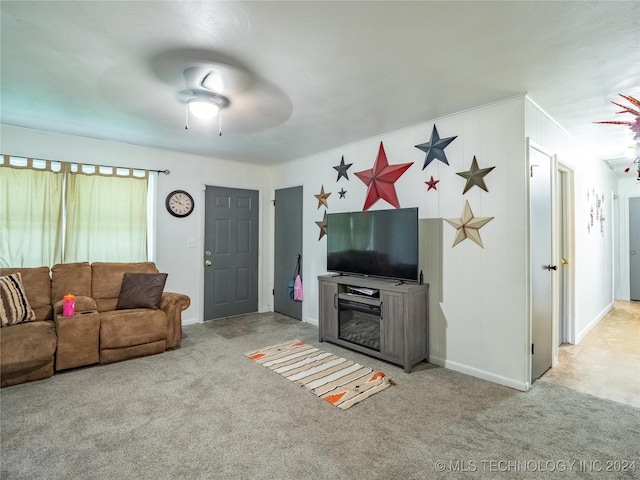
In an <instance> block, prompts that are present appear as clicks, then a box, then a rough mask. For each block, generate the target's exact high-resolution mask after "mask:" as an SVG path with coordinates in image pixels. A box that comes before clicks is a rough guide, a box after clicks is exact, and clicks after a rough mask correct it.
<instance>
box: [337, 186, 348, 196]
mask: <svg viewBox="0 0 640 480" xmlns="http://www.w3.org/2000/svg"><path fill="white" fill-rule="evenodd" d="M346 194H347V191H346V190H345V189H344V188H341V189H340V191H339V192H338V195H340V198H344V196H345V195H346Z"/></svg>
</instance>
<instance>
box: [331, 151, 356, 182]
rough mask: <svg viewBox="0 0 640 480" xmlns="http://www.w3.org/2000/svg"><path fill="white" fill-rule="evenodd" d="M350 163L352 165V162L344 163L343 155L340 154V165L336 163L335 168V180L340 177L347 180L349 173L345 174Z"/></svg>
mask: <svg viewBox="0 0 640 480" xmlns="http://www.w3.org/2000/svg"><path fill="white" fill-rule="evenodd" d="M351 165H353V163H347V164H345V163H344V155H343V156H342V159H341V160H340V165H336V166H335V167H333V168H335V169H336V170H337V171H338V178H337V179H336V182H337V181H339V180H340V179H341V178H342V177H344V178H346V179H347V180H349V175H348V174H347V170H349V167H351Z"/></svg>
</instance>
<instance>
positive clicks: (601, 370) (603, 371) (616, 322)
mask: <svg viewBox="0 0 640 480" xmlns="http://www.w3.org/2000/svg"><path fill="white" fill-rule="evenodd" d="M558 360H559V364H558V365H557V366H556V367H554V368H552V369H550V370H548V371H547V372H546V373H545V374H544V375H543V376H542V378H541V380H542V381H545V382H549V383H555V384H557V385H562V386H564V387H567V388H571V389H573V390H577V391H579V392H583V393H588V394H591V395H594V396H596V397H600V398H605V399H608V400H613V401H616V402H620V403H626V404H627V405H632V406H634V407H638V408H640V303H639V302H628V301H623V300H616V301H615V303H614V306H613V308H612V309H611V311H610V312H609V313H607V315H606V316H605V317H604V318H603V319H602V320H601V321H600V322H599V323H598V325H596V326H595V327H594V328H593V330H591V331H590V332H589V333H588V334H587V336H586V337H585V338H584V339H583V340H582V342H581V343H580V344H579V345H569V344H563V345H561V346H560V347H559V348H558Z"/></svg>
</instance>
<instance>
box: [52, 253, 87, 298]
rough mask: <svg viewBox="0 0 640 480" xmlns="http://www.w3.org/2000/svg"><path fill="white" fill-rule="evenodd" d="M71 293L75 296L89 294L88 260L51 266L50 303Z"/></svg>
mask: <svg viewBox="0 0 640 480" xmlns="http://www.w3.org/2000/svg"><path fill="white" fill-rule="evenodd" d="M67 293H71V294H72V295H75V296H76V298H77V297H80V296H84V297H90V296H91V265H89V263H88V262H77V263H59V264H57V265H54V266H53V267H51V303H52V304H55V303H56V302H59V301H60V300H62V298H63V297H64V296H65V295H66V294H67Z"/></svg>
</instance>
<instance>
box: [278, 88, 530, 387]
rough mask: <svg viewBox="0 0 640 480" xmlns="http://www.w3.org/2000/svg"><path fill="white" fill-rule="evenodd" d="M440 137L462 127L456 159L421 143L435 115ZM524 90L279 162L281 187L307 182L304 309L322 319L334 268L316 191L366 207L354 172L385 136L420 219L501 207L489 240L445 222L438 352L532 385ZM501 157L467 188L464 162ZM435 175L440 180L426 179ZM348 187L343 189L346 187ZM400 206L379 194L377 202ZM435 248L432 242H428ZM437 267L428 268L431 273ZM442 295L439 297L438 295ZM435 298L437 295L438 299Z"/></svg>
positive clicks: (503, 379)
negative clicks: (324, 292)
mask: <svg viewBox="0 0 640 480" xmlns="http://www.w3.org/2000/svg"><path fill="white" fill-rule="evenodd" d="M434 123H435V125H436V126H437V129H438V133H439V136H440V137H441V138H445V137H452V136H457V138H456V139H455V140H454V141H453V142H451V143H450V144H449V146H448V147H446V148H445V153H446V156H447V159H448V162H449V165H445V164H444V163H443V162H440V161H437V160H435V161H433V162H431V163H430V164H429V165H428V166H427V167H426V168H424V169H423V166H424V161H425V154H424V152H422V151H421V150H419V149H417V148H416V147H415V145H418V144H422V143H425V142H428V141H429V140H430V138H431V133H432V129H433V125H434ZM523 132H524V97H516V98H512V99H508V100H506V101H503V102H497V103H495V104H491V105H487V106H484V107H481V108H477V109H473V110H470V111H466V112H463V113H460V114H456V115H451V116H448V117H444V118H441V119H438V120H436V121H435V122H434V121H430V122H427V123H424V124H421V125H416V126H413V127H410V128H407V129H404V130H401V131H397V132H391V133H387V134H384V135H380V136H379V137H375V138H370V139H367V140H363V141H361V142H359V143H356V144H351V145H346V146H344V147H342V148H339V149H335V150H331V151H328V152H323V153H321V154H318V155H313V156H310V157H307V158H303V159H299V160H296V161H294V162H289V163H287V164H285V165H281V166H278V167H275V168H274V185H275V188H284V187H288V186H292V185H303V187H304V207H303V210H304V221H303V223H304V249H303V252H304V253H303V255H304V256H305V261H304V272H303V274H304V278H305V285H306V287H305V303H304V305H303V317H304V319H305V320H306V321H308V322H311V323H317V318H318V310H317V305H318V292H317V284H316V280H315V279H316V277H317V275H320V274H324V273H326V237H324V238H322V239H320V240H319V239H318V238H319V233H320V229H319V227H318V226H317V225H316V223H315V222H318V221H321V220H322V218H323V215H324V212H325V207H324V206H320V207H319V206H318V201H317V199H316V198H315V197H314V195H315V194H319V193H320V190H321V188H322V187H324V190H325V192H331V196H329V198H328V200H327V202H328V205H329V208H328V209H326V210H327V211H328V212H329V213H334V212H343V211H358V210H362V209H363V206H364V199H365V195H366V186H365V184H364V183H363V182H362V181H360V180H359V179H358V178H357V177H356V176H355V172H358V171H362V170H367V169H370V168H372V166H373V164H374V162H375V160H376V157H377V154H378V149H379V146H380V142H383V144H384V148H385V151H386V154H387V159H388V162H389V164H391V165H393V164H401V163H408V162H412V163H413V165H412V166H411V167H410V168H409V169H408V170H407V171H406V172H405V173H404V174H403V175H402V176H401V177H400V179H399V180H398V181H397V182H396V183H395V189H396V192H397V195H398V199H399V202H400V206H401V207H416V206H417V207H418V208H419V217H420V218H421V219H438V218H460V217H461V215H462V212H463V209H464V206H465V203H466V201H469V204H470V206H471V209H472V211H473V214H474V216H476V217H494V219H493V220H492V221H490V222H489V223H488V224H486V225H485V226H484V227H482V228H481V229H480V236H481V239H482V242H483V244H484V248H482V247H480V246H479V245H477V244H475V243H473V242H472V241H471V240H465V241H463V242H462V243H460V244H458V245H457V246H455V247H452V244H453V240H454V238H455V234H456V230H455V229H454V228H453V227H452V226H450V225H449V224H448V223H443V224H442V238H441V244H442V248H441V251H440V252H439V253H440V255H441V257H442V274H441V277H442V279H441V280H442V281H441V286H440V289H441V291H440V292H439V293H438V294H436V293H435V292H432V296H431V299H432V305H431V312H432V318H431V329H430V331H431V338H432V342H431V354H432V355H431V361H432V362H434V363H438V364H441V365H445V366H447V367H449V368H453V369H456V370H459V371H462V372H466V373H470V374H472V375H476V376H479V377H482V378H486V379H488V380H491V381H495V382H497V383H502V384H505V385H510V386H513V387H515V388H519V389H526V384H527V382H528V372H527V367H526V358H527V354H528V348H527V345H526V342H527V334H526V332H527V329H528V324H527V311H526V288H525V287H526V272H527V268H526V242H527V239H526V228H525V227H526V205H527V202H526V197H525V192H526V182H527V177H526V172H525V170H526V168H525V138H524V135H523ZM343 156H344V161H345V163H347V164H348V163H353V166H352V167H351V168H350V169H349V170H348V175H349V180H348V181H347V180H346V179H344V178H342V179H340V180H339V181H337V171H336V170H335V169H334V168H333V167H334V166H336V165H339V164H340V160H341V158H342V157H343ZM474 156H475V157H476V159H477V161H478V164H479V167H480V168H485V167H495V169H494V170H493V171H492V172H490V173H489V174H488V175H486V176H485V177H484V179H485V182H486V186H487V188H488V192H485V191H484V190H481V189H480V188H478V187H473V188H471V189H470V190H469V191H468V192H467V193H466V194H463V189H464V186H465V180H464V178H462V177H461V176H459V175H457V172H462V171H467V170H469V169H470V166H471V162H472V160H473V157H474ZM431 176H433V178H434V180H438V181H439V183H438V184H437V189H431V190H429V189H428V186H427V185H426V184H425V182H426V181H429V180H430V179H431ZM341 189H344V190H345V191H346V194H345V196H344V198H340V196H339V194H338V192H339V191H340V190H341ZM388 208H393V207H391V205H389V204H388V203H387V202H385V201H384V200H379V201H378V202H377V203H376V204H374V206H373V207H372V209H388ZM429 250H430V251H432V249H429ZM429 277H431V273H430V272H427V273H426V274H425V279H426V280H425V281H428V279H429ZM438 297H439V298H438ZM434 299H436V300H437V301H436V302H434V301H433V300H434Z"/></svg>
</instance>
